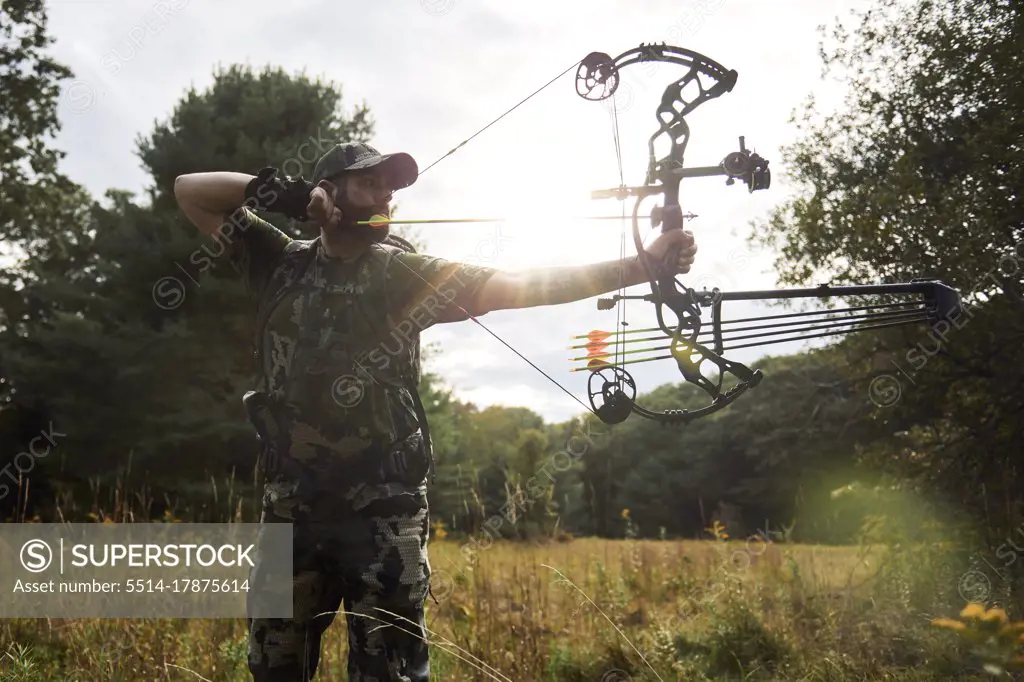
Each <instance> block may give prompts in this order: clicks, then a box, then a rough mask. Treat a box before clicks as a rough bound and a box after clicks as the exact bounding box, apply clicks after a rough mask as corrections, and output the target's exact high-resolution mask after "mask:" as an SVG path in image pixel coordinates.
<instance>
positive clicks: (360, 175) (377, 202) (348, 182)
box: [342, 166, 394, 216]
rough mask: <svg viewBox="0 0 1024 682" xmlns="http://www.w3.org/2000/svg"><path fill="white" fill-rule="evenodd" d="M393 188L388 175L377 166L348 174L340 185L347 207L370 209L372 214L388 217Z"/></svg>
mask: <svg viewBox="0 0 1024 682" xmlns="http://www.w3.org/2000/svg"><path fill="white" fill-rule="evenodd" d="M393 186H394V185H393V184H392V181H391V178H390V177H388V174H387V173H385V172H384V170H383V169H382V168H381V167H380V166H377V167H376V168H367V169H364V170H357V171H352V172H351V173H349V174H348V177H347V178H345V182H344V183H343V184H342V188H343V190H342V191H344V192H345V198H346V199H347V203H348V204H349V205H351V206H354V207H358V208H361V209H364V208H365V209H370V211H371V212H372V214H383V215H386V216H390V215H391V197H392V195H393V194H394V189H393Z"/></svg>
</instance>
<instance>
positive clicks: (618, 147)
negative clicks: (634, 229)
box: [612, 96, 629, 389]
mask: <svg viewBox="0 0 1024 682" xmlns="http://www.w3.org/2000/svg"><path fill="white" fill-rule="evenodd" d="M612 142H613V143H614V144H615V161H616V163H617V164H618V167H619V187H620V188H623V187H625V186H626V175H625V172H624V171H623V168H622V137H621V135H620V133H619V105H618V102H617V101H616V100H615V97H614V96H612ZM619 206H620V207H621V209H622V232H621V234H620V236H619V262H623V261H625V260H626V202H625V201H620V202H619ZM624 270H625V268H621V267H620V268H619V296H620V297H621V296H624V295H625V293H626V287H625V286H624V285H623V282H622V277H623V271H624ZM628 326H629V322H627V321H626V299H624V298H619V305H617V306H616V308H615V328H616V330H618V331H623V330H624V328H625V327H628ZM624 346H625V344H621V343H617V344H615V356H614V357H615V364H616V365H618V364H619V363H620V362H621V360H622V359H623V357H622V356H621V355H620V353H621V352H623V351H624ZM620 383H621V382H620ZM619 388H620V389H621V388H622V386H621V385H620V386H619Z"/></svg>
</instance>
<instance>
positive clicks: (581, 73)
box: [576, 52, 619, 102]
mask: <svg viewBox="0 0 1024 682" xmlns="http://www.w3.org/2000/svg"><path fill="white" fill-rule="evenodd" d="M618 87H619V71H618V69H616V68H615V62H614V60H612V58H611V57H610V56H609V55H607V54H605V53H604V52H591V53H590V54H588V55H587V56H586V57H584V58H583V61H581V62H580V66H579V68H578V69H576V94H577V95H579V96H580V97H582V98H583V99H587V100H590V101H592V102H597V101H600V100H602V99H608V98H609V97H611V96H612V95H614V94H615V90H616V89H618Z"/></svg>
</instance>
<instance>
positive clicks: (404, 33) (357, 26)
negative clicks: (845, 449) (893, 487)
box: [49, 0, 863, 420]
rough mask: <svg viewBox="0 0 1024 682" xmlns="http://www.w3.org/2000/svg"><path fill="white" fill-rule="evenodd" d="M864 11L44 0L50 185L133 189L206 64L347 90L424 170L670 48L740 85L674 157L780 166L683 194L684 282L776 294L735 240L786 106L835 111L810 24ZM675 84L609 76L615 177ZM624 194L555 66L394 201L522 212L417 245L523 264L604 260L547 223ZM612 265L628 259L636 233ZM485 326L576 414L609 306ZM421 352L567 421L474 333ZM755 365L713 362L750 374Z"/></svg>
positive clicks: (601, 207) (647, 375)
mask: <svg viewBox="0 0 1024 682" xmlns="http://www.w3.org/2000/svg"><path fill="white" fill-rule="evenodd" d="M862 6H863V2H861V1H860V0H856V1H854V0H849V1H847V2H836V1H825V0H784V1H780V2H772V3H766V2H760V1H755V0H691V2H689V3H686V2H677V1H671V0H643V1H641V0H629V1H628V2H627V1H625V0H620V1H619V2H611V1H609V0H560V1H559V2H551V1H550V0H547V1H545V2H535V1H532V0H531V1H520V2H516V3H508V2H497V1H490V2H483V1H481V0H477V1H475V2H469V0H402V1H400V2H399V1H398V0H387V1H383V2H373V3H338V2H315V1H313V0H290V1H289V2H286V3H280V2H267V1H266V0H216V1H214V0H206V1H203V0H158V2H155V3H150V2H149V0H142V1H140V0H110V1H102V0H98V1H95V2H91V1H88V0H52V1H51V2H50V3H49V11H50V30H51V33H52V34H53V35H54V36H55V37H56V38H57V43H56V45H55V46H54V53H55V55H56V57H57V58H58V59H59V60H60V61H62V62H64V63H65V64H67V65H68V66H70V67H71V68H72V69H73V70H74V71H75V73H76V80H75V81H74V82H72V83H69V84H68V85H67V87H66V90H65V93H64V96H63V99H62V105H61V122H62V124H63V131H62V133H61V135H60V137H59V138H58V141H57V142H58V145H59V146H60V147H61V148H62V149H64V150H66V151H67V152H68V158H67V159H66V160H65V163H64V170H65V172H67V173H68V174H69V175H70V176H71V177H72V178H73V179H74V180H76V181H78V182H80V183H82V184H83V185H84V186H86V187H87V188H88V189H89V190H90V191H91V192H92V193H93V194H94V196H97V197H99V196H100V195H101V194H102V193H103V192H104V191H105V190H106V189H108V188H121V189H128V190H132V191H141V190H142V189H143V188H144V187H146V185H147V184H148V183H149V181H150V179H149V178H148V177H147V176H146V175H145V174H144V173H143V171H142V170H141V167H140V164H139V161H138V159H137V157H136V156H135V140H136V137H137V136H138V135H140V134H142V135H145V134H149V132H150V131H151V129H152V126H153V124H154V121H156V120H161V121H162V120H166V118H167V117H168V116H169V114H170V112H171V110H172V108H173V106H174V105H175V104H176V102H177V101H178V100H179V98H180V97H182V95H183V94H184V91H185V89H186V88H188V87H189V86H190V85H195V86H196V87H197V88H200V89H203V88H206V87H208V86H209V85H210V84H211V83H212V80H213V78H212V72H213V70H214V69H215V68H216V67H217V66H218V65H221V66H225V67H226V66H228V65H230V64H233V63H249V64H251V65H253V66H254V67H257V68H259V67H262V66H264V65H266V64H271V65H274V66H281V67H283V68H285V69H287V70H289V71H293V72H298V71H303V70H304V71H305V72H306V73H307V74H310V75H312V76H321V77H323V78H324V79H326V80H333V81H335V82H336V83H339V84H341V86H342V89H343V95H344V101H343V106H344V107H345V108H346V110H347V109H348V108H349V107H351V106H353V105H355V104H357V103H359V102H362V101H365V102H366V103H367V104H368V106H369V107H370V109H371V111H372V112H373V115H374V117H375V119H376V123H377V125H376V130H377V134H376V137H375V139H374V141H373V143H374V145H375V146H376V147H377V148H378V149H380V150H381V151H384V152H388V151H407V152H409V153H411V154H412V155H413V156H414V157H416V159H417V160H418V161H419V164H420V168H421V169H423V168H426V166H427V165H429V164H430V163H431V162H433V161H434V160H436V159H437V158H438V157H440V156H442V155H443V154H444V153H445V152H447V151H448V150H449V149H451V148H452V147H454V146H455V145H456V144H458V143H459V142H461V141H462V140H464V139H466V138H467V137H468V136H470V135H471V134H473V133H474V132H476V131H477V130H479V129H480V128H481V127H483V126H484V125H485V124H487V123H488V122H490V121H491V120H492V119H494V118H495V117H496V116H497V115H498V114H500V113H502V112H503V111H505V110H506V109H508V108H509V107H511V106H512V105H514V104H515V103H516V102H518V101H519V100H521V99H522V98H523V97H525V96H526V95H528V94H529V93H531V92H533V91H534V90H536V89H537V88H538V87H540V86H541V85H543V84H544V83H546V82H547V81H549V80H550V79H551V78H553V77H554V76H555V75H557V74H558V73H560V72H562V71H564V70H565V69H566V68H567V67H569V65H570V64H572V63H574V62H578V61H579V60H580V59H582V58H583V57H584V56H585V55H587V54H588V53H590V52H593V51H600V52H606V53H609V54H611V55H612V56H614V55H616V54H619V53H621V52H624V51H626V50H628V49H630V48H633V47H637V46H638V45H639V44H640V43H651V42H662V41H664V42H667V43H669V44H673V45H678V46H681V47H686V48H689V49H693V50H696V51H697V52H700V53H703V54H705V55H707V56H709V57H710V58H712V59H714V60H716V61H718V62H720V63H722V64H723V65H725V66H726V67H727V68H731V69H736V70H737V71H738V72H739V80H738V82H737V85H736V87H735V88H734V89H733V91H732V92H731V93H729V94H726V95H723V96H722V97H720V98H718V99H717V100H714V101H712V102H708V103H706V104H704V105H703V106H702V107H701V108H700V109H698V110H697V111H696V112H695V113H694V114H693V115H691V116H690V117H688V121H689V123H690V126H691V131H692V138H691V142H690V145H689V147H688V150H687V165H715V164H717V163H718V162H719V161H720V160H721V159H722V157H723V156H725V154H727V153H729V152H731V151H734V150H735V149H737V144H738V137H739V136H740V135H744V136H745V137H746V140H747V145H748V147H751V148H753V149H754V150H755V151H756V152H757V153H759V154H760V155H762V156H764V157H765V158H767V159H769V160H770V161H771V164H772V165H771V168H772V170H773V178H772V187H771V189H770V190H767V191H763V192H757V193H756V194H749V193H747V191H746V189H745V188H744V186H743V185H742V184H737V185H735V186H733V187H725V186H724V179H722V178H710V179H698V180H688V181H686V182H684V184H683V194H682V197H683V205H684V210H688V211H692V212H693V213H696V214H698V215H699V218H698V219H697V220H694V221H693V222H691V223H689V225H688V227H689V228H690V229H692V230H693V231H694V232H695V234H696V237H697V242H698V245H699V247H700V252H699V254H698V260H697V264H696V266H695V269H694V271H693V272H692V273H691V274H690V275H689V276H688V277H687V278H685V279H684V281H685V282H686V283H687V284H688V285H690V286H694V287H696V288H698V289H700V288H704V287H707V288H712V287H715V286H717V287H719V288H721V289H723V290H743V289H752V288H770V287H774V286H775V282H776V280H775V276H774V275H773V274H772V272H771V270H770V268H771V264H772V260H773V254H771V253H767V252H761V251H758V250H753V249H752V248H751V247H749V246H747V245H746V242H745V237H746V235H747V234H748V231H749V227H748V226H749V223H750V222H751V221H752V220H756V219H759V218H763V217H765V216H767V214H768V212H769V211H770V209H771V208H772V207H773V206H775V205H777V204H778V203H780V202H781V201H783V199H784V198H785V197H786V196H787V195H788V194H789V192H791V191H792V187H791V185H788V184H787V183H786V178H785V176H784V172H785V170H786V169H785V168H784V167H783V166H782V164H781V159H780V153H779V149H780V147H781V146H783V145H785V144H787V143H789V142H791V141H792V140H793V139H794V130H793V127H792V126H791V125H790V124H789V123H788V119H789V117H790V115H791V113H792V112H793V110H794V109H796V108H799V107H800V106H801V105H802V104H803V102H804V101H805V98H806V97H807V95H809V94H811V93H812V92H813V93H815V94H816V97H817V99H818V101H819V104H822V105H824V106H825V107H827V106H829V105H832V106H835V105H837V104H838V92H839V91H838V90H837V86H836V85H835V84H829V83H825V82H823V81H822V80H821V79H820V73H821V64H820V61H819V59H818V56H817V46H818V42H819V39H820V37H819V33H818V32H817V31H816V27H817V26H818V25H820V24H829V25H831V24H832V23H833V22H834V21H835V19H836V17H837V16H839V17H841V18H843V19H844V20H845V19H846V18H847V17H848V16H849V12H850V10H851V9H852V8H855V7H862ZM682 74H683V69H682V68H681V67H674V66H672V65H664V64H663V65H658V66H656V67H654V66H648V65H637V66H634V67H632V68H631V69H628V70H626V71H625V72H624V74H623V81H624V82H623V85H622V86H620V91H619V95H618V98H619V99H618V106H619V110H620V111H619V130H620V136H621V141H622V142H621V143H622V156H623V166H624V168H623V171H624V173H625V181H626V183H627V184H631V185H637V184H642V182H643V176H644V171H645V168H646V163H647V139H648V137H649V136H650V135H651V134H652V133H653V132H654V130H655V129H656V127H657V122H656V119H655V114H654V112H655V108H656V106H657V104H658V102H659V101H660V97H661V93H662V91H663V90H664V88H665V86H666V85H667V84H668V83H669V82H670V81H672V80H675V79H676V78H678V77H679V76H681V75H682ZM282 161H283V160H282ZM224 170H235V171H243V172H255V171H256V170H258V169H251V168H236V169H224ZM618 183H619V171H618V166H617V162H616V155H615V147H614V144H613V137H612V119H611V117H610V115H609V107H608V106H606V105H604V104H600V103H593V102H587V101H584V100H582V99H581V98H579V97H578V96H577V95H576V93H575V87H574V75H573V72H570V73H569V74H566V75H565V76H563V77H562V78H561V79H560V80H558V81H557V82H556V83H554V84H553V85H551V86H550V87H549V88H547V89H546V90H545V91H544V92H543V93H542V94H540V95H539V96H537V97H535V98H533V99H532V100H530V101H529V102H528V103H527V104H525V105H524V106H522V107H520V108H519V109H517V110H516V111H515V112H513V113H511V114H510V115H509V116H507V117H506V118H505V119H504V120H502V121H500V122H499V123H497V124H496V125H494V126H493V127H492V128H490V129H489V130H487V131H486V132H484V133H483V134H481V135H480V136H479V137H477V138H476V139H474V140H473V141H471V142H470V143H468V144H467V145H466V146H465V147H464V148H462V149H461V150H460V151H458V152H457V153H455V154H454V155H453V156H451V157H450V158H447V159H445V160H444V161H442V162H441V163H440V164H438V165H437V167H435V168H433V169H431V170H430V171H429V172H428V173H426V174H425V175H424V176H423V177H422V178H421V179H420V181H419V182H417V183H416V185H414V186H413V187H411V188H409V189H407V190H404V191H402V192H399V193H398V195H397V196H396V200H397V203H398V204H399V209H400V215H401V216H404V217H409V218H432V217H446V218H449V217H492V216H494V217H498V216H500V217H508V216H521V218H520V219H519V220H514V221H512V220H510V221H507V222H505V223H503V224H501V225H500V226H499V225H486V224H485V225H457V226H443V227H436V226H426V227H423V228H421V230H422V232H421V234H422V236H423V238H424V239H425V241H426V243H427V246H428V248H427V251H428V252H429V253H430V254H432V255H436V256H441V257H444V258H449V259H452V260H473V261H474V262H478V263H485V264H487V265H492V266H494V267H497V268H502V269H511V270H522V269H528V268H532V267H540V266H556V265H575V264H584V263H589V262H596V261H604V260H610V259H613V258H616V257H618V254H619V240H620V236H621V227H620V225H619V223H618V222H612V221H604V222H586V223H575V224H567V223H564V222H563V221H558V220H552V219H550V218H545V216H550V215H561V216H573V215H575V216H583V215H618V214H619V213H620V211H621V210H622V209H621V207H620V205H619V204H618V203H617V202H615V201H611V200H607V201H592V200H590V191H591V190H594V189H603V188H610V187H614V186H616V185H617V184H618ZM655 203H656V202H655V200H653V199H652V200H649V201H648V203H647V204H645V206H646V207H650V206H653V205H654V204H655ZM628 208H629V210H631V209H632V205H631V204H630V205H629V207H628ZM648 229H649V228H648ZM643 234H644V235H645V236H646V235H647V229H645V230H644V232H643ZM652 238H653V237H652ZM627 254H628V255H633V254H634V250H633V246H632V241H631V239H630V240H629V241H628V244H627ZM630 293H646V292H644V291H641V289H640V288H638V289H637V290H635V291H631V292H630ZM196 295H198V293H197V294H196ZM734 310H735V311H736V312H739V313H741V314H742V316H746V313H749V312H750V311H751V310H752V309H751V308H749V307H742V306H735V308H733V307H730V306H728V305H727V306H726V309H725V311H726V314H727V316H728V315H732V316H734V317H735V316H739V315H737V314H736V312H734ZM626 313H627V320H628V321H630V322H631V324H632V325H633V326H637V325H640V326H644V327H647V326H652V323H654V316H653V310H652V309H651V307H650V306H649V305H647V304H643V303H632V304H630V305H628V306H627V308H626ZM481 322H483V324H485V325H486V326H487V327H488V328H489V329H491V330H492V331H493V332H494V333H495V334H497V335H499V336H500V337H502V338H503V339H504V340H505V341H506V342H507V343H509V344H510V345H511V346H513V347H515V348H516V349H517V350H518V351H519V352H521V353H522V354H523V355H525V356H526V357H527V358H529V359H530V360H531V361H533V362H534V363H536V364H537V365H538V366H539V367H541V368H542V369H543V370H544V371H545V372H547V373H548V374H550V375H551V376H553V377H554V378H555V379H557V380H558V381H559V382H560V383H561V384H562V385H563V386H565V387H566V388H567V389H568V390H569V391H570V392H572V393H573V394H575V395H576V396H578V397H580V398H581V399H582V400H583V401H584V402H585V401H586V375H585V374H583V373H575V374H571V373H569V372H568V369H569V366H570V365H569V363H568V358H569V357H570V353H571V351H569V350H567V346H568V345H569V344H570V338H569V337H570V336H572V335H576V334H582V333H586V332H587V331H589V330H591V329H597V328H600V329H609V328H612V327H613V326H614V324H615V313H614V311H609V312H600V311H598V310H596V305H595V302H594V300H588V301H582V302H579V303H576V304H571V305H564V306H558V307H550V308H541V309H535V310H524V311H506V312H500V313H492V314H490V315H487V316H485V317H483V318H481ZM423 339H424V342H425V343H437V344H439V345H440V347H441V354H440V356H439V357H437V358H436V360H434V361H433V362H432V363H431V366H432V368H433V369H435V370H436V371H439V372H440V373H441V374H442V375H443V376H445V378H446V380H447V381H448V382H449V383H450V384H451V385H452V386H453V388H454V389H455V391H456V394H457V395H458V396H459V397H460V398H463V399H466V400H471V401H474V402H476V403H477V404H479V405H482V406H483V405H489V404H497V403H503V404H509V405H524V406H528V407H531V408H533V409H534V410H536V411H538V412H539V413H540V414H542V415H543V416H544V417H545V418H546V419H549V420H562V419H566V418H568V417H570V416H572V415H574V414H578V413H579V412H580V411H581V410H582V408H581V407H580V405H579V404H578V403H576V402H575V401H574V400H572V399H571V398H570V397H569V396H567V395H566V394H565V393H563V392H562V391H560V390H559V389H558V388H557V387H555V386H554V385H552V384H551V383H550V382H548V380H547V379H545V378H544V377H543V376H541V375H540V374H539V373H538V372H537V371H536V370H534V369H532V368H530V367H529V366H528V365H527V364H526V363H524V362H523V361H522V360H521V359H519V358H518V357H516V356H515V354H514V353H512V352H511V351H509V350H508V349H507V348H505V347H504V346H503V345H502V344H501V343H500V342H499V341H497V340H496V339H494V338H493V337H492V336H491V335H490V334H488V333H487V332H486V331H484V330H483V329H481V328H479V327H478V326H477V325H475V324H474V323H473V322H463V323H458V324H455V325H442V326H439V327H436V328H434V329H431V330H428V331H427V332H426V333H425V334H424V337H423ZM799 347H800V346H794V345H792V344H786V345H778V346H771V347H769V348H768V350H769V351H770V352H772V353H780V352H793V351H795V350H798V349H799ZM762 352H763V351H760V350H758V349H752V350H743V351H737V352H736V353H735V354H732V355H728V356H729V357H732V358H733V359H736V360H739V361H741V362H751V361H754V360H755V359H756V358H757V357H759V356H760V355H761V354H762ZM632 369H633V370H635V371H634V372H633V373H634V376H635V378H636V380H637V383H638V385H639V387H640V389H641V391H646V390H650V389H653V388H655V387H656V386H657V385H659V384H661V383H665V382H676V381H678V380H679V375H678V372H677V370H676V369H675V368H674V366H673V365H672V363H671V362H670V361H664V362H651V363H647V364H642V365H637V366H634V367H633V368H632ZM769 380H770V377H769Z"/></svg>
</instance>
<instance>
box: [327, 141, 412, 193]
mask: <svg viewBox="0 0 1024 682" xmlns="http://www.w3.org/2000/svg"><path fill="white" fill-rule="evenodd" d="M378 164H384V168H385V171H387V172H388V173H389V174H390V175H391V177H392V180H393V183H392V184H393V186H394V189H403V188H405V187H409V186H410V185H412V184H413V183H414V182H416V178H418V177H419V173H420V171H419V167H418V166H417V165H416V161H415V159H413V158H412V157H411V156H409V155H408V154H406V153H404V152H399V153H396V154H381V153H380V152H378V151H377V150H376V149H374V148H373V147H371V146H370V145H368V144H365V143H363V142H345V143H342V144H337V145H334V147H332V148H331V149H328V150H327V151H326V152H325V153H324V155H323V156H321V157H320V159H319V160H318V161H317V162H316V166H315V167H314V168H313V183H314V184H315V183H318V182H320V181H321V180H324V179H327V178H330V177H333V176H335V175H338V174H340V173H343V172H344V171H351V170H359V169H362V168H373V167H374V166H377V165H378Z"/></svg>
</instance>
